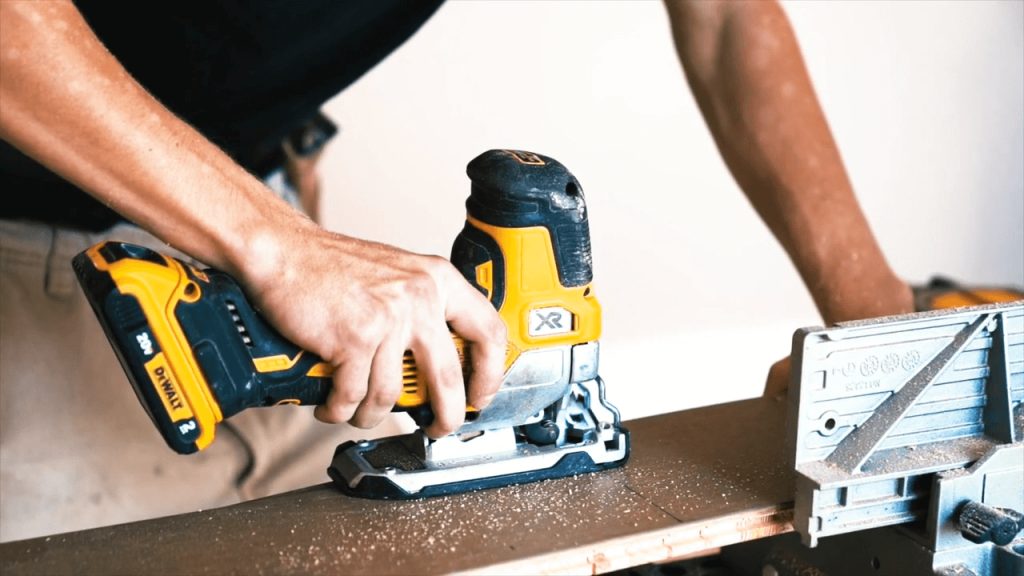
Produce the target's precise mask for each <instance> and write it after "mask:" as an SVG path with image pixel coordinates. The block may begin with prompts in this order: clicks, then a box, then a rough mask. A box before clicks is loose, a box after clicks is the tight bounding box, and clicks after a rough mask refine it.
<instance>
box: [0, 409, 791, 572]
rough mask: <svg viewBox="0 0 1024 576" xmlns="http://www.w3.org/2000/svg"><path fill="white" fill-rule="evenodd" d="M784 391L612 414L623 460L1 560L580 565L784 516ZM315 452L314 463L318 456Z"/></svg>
mask: <svg viewBox="0 0 1024 576" xmlns="http://www.w3.org/2000/svg"><path fill="white" fill-rule="evenodd" d="M783 420H784V402H782V401H779V400H775V399H771V398H757V399H753V400H746V401H741V402H734V403H729V404H722V405H718V406H710V407H704V408H699V409H695V410H689V411H684V412H677V413H673V414H664V415H659V416H654V417H650V418H645V419H641V420H635V421H632V422H628V423H627V427H628V428H629V430H630V432H631V433H632V440H633V452H632V455H631V457H630V461H629V462H628V463H627V464H626V466H625V467H624V468H621V469H617V470H612V471H608V472H603V473H598V474H589V475H583V476H577V477H571V478H563V479H559V480H549V481H545V482H539V483H534V484H527V485H521V486H510V487H506V488H498V489H492V490H485V491H481V492H474V493H469V494H461V495H458V496H446V497H441V498H435V499H429V500H420V501H412V502H389V501H373V500H361V499H355V498H349V497H346V496H343V495H341V494H340V493H339V492H338V491H336V490H335V489H334V487H333V485H331V484H329V483H328V484H323V485H318V486H313V487H310V488H307V489H304V490H299V491H295V492H290V493H287V494H281V495H277V496H272V497H269V498H263V499H260V500H254V501H250V502H245V503H242V504H237V505H234V506H229V507H225V508H219V509H215V510H207V511H202V512H195V513H191V514H183V515H179V516H171V517H167V518H160V519H155V520H147V521H144V522H136V523H131V524H123V525H119V526H112V527H107V528H98V529H94V530H87V531H82V532H75V533H68V534H63V535H57V536H50V537H45V538H36V539H32V540H24V541H20V542H10V543H6V544H3V545H0V572H2V573H3V574H5V575H6V574H70V573H75V574H119V573H188V574H290V573H301V574H335V573H346V574H427V573H451V572H468V573H492V574H510V573H517V574H518V573H530V574H534V573H592V572H606V571H609V570H615V569H620V568H624V567H628V566H631V565H637V564H643V563H648V562H653V561H659V560H666V559H671V558H677V557H681V556H686V555H692V554H694V553H698V552H700V551H701V550H709V549H714V548H717V547H719V546H724V545H727V544H731V543H735V542H740V541H744V540H749V539H752V538H759V537H762V536H766V535H770V534H776V533H780V532H785V531H788V530H791V529H792V528H791V524H790V520H791V515H792V504H791V502H790V501H791V499H792V494H793V476H792V471H791V470H789V469H788V466H787V464H786V462H788V458H787V457H786V456H785V453H784V448H783V444H784V443H783V427H784V422H783ZM325 464H326V463H325Z"/></svg>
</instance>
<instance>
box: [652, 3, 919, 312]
mask: <svg viewBox="0 0 1024 576" xmlns="http://www.w3.org/2000/svg"><path fill="white" fill-rule="evenodd" d="M666 7H667V9H668V14H669V18H670V21H671V24H672V32H673V36H674V38H675V43H676V49H677V51H678V53H679V58H680V60H681V61H682V64H683V68H684V71H685V73H686V78H687V80H688V81H689V83H690V87H691V89H692V90H693V93H694V96H695V98H696V100H697V104H698V106H699V107H700V109H701V111H702V113H703V114H704V117H705V119H706V120H707V123H708V126H709V128H710V129H711V133H712V134H713V135H714V138H715V142H716V143H717V145H718V149H719V151H720V152H721V153H722V156H723V158H724V159H725V162H726V164H727V165H728V167H729V170H730V171H731V172H732V174H733V177H735V179H736V181H737V183H738V184H739V185H740V187H741V188H742V189H743V192H744V193H745V194H746V196H747V198H748V199H749V200H750V202H751V204H753V206H754V208H755V209H756V210H757V212H758V214H760V216H761V218H762V219H763V220H764V221H765V223H766V224H767V225H768V227H769V228H770V229H771V231H772V233H773V234H774V235H775V237H776V238H777V239H778V240H779V242H780V243H781V244H782V246H783V248H784V249H785V250H786V252H787V253H788V254H789V257H790V258H791V259H792V261H793V263H794V264H795V265H796V268H797V270H798V271H799V272H800V275H801V277H802V278H803V281H804V284H805V285H806V286H807V288H808V289H809V290H810V292H811V295H812V297H813V298H814V302H815V304H816V305H817V307H818V311H819V312H820V313H821V315H822V318H823V319H824V320H825V322H826V323H828V324H832V323H834V322H840V321H843V320H852V319H859V318H869V317H875V316H883V315H888V314H897V313H904V312H911V311H913V299H912V296H911V292H910V288H909V287H908V286H907V284H906V283H905V282H903V281H902V280H901V279H900V278H899V277H897V276H896V274H895V273H893V271H892V269H891V268H890V267H889V264H888V263H887V262H886V260H885V257H884V255H883V254H882V250H881V248H880V247H879V245H878V243H877V242H876V240H875V237H874V235H873V234H872V233H871V229H870V228H869V226H868V223H867V220H866V219H865V217H864V213H863V212H862V211H861V208H860V205H859V204H858V203H857V199H856V198H855V196H854V193H853V188H852V186H851V184H850V180H849V178H848V177H847V175H846V170H845V169H844V167H843V163H842V160H841V158H840V156H839V151H838V149H837V148H836V144H835V141H834V140H833V138H832V134H831V132H830V131H829V128H828V124H827V122H826V120H825V115H824V113H823V112H822V110H821V106H820V105H819V104H818V100H817V97H816V96H815V94H814V89H813V87H812V85H811V81H810V78H809V76H808V74H807V70H806V68H805V66H804V62H803V58H802V57H801V55H800V48H799V46H798V44H797V40H796V37H795V35H794V34H793V30H792V28H791V27H790V25H789V21H788V19H787V18H786V15H785V13H784V12H783V10H782V7H781V6H780V5H779V4H778V3H777V2H774V1H760V0H759V1H754V2H710V1H676V0H666Z"/></svg>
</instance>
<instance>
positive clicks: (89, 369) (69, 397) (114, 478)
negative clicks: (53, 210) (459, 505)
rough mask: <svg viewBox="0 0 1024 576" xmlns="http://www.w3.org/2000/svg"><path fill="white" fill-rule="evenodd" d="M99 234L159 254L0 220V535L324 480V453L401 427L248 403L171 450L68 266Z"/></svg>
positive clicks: (130, 237)
mask: <svg viewBox="0 0 1024 576" xmlns="http://www.w3.org/2000/svg"><path fill="white" fill-rule="evenodd" d="M101 239H114V240H122V241H126V242H132V243H136V244H142V245H147V246H150V247H154V248H157V249H158V250H160V251H162V252H165V253H172V252H171V251H170V250H169V249H168V248H167V247H166V245H163V244H161V243H160V242H159V241H158V240H156V239H155V238H153V237H152V236H150V235H149V234H147V233H145V232H143V231H141V230H140V229H138V228H135V227H133V226H129V225H118V226H116V227H114V228H112V229H111V230H109V231H106V232H104V233H101V234H84V233H80V232H72V231H68V230H65V229H60V228H54V227H51V226H46V225H40V224H28V223H19V222H10V221H0V541H9V540H19V539H23V538H29V537H34V536H40V535H45V534H53V533H58V532H66V531H71V530H81V529H85V528H91V527H96V526H103V525H109V524H115V523H121V522H128V521H133V520H141V519H145V518H152V517H156V516H164V515H170V514H177V513H182V512H191V511H196V510H200V509H205V508H212V507H217V506H224V505H227V504H232V503H235V502H238V501H241V500H244V499H249V498H254V497H261V496H266V495H270V494H274V493H278V492H282V491H286V490H292V489H296V488H300V487H303V486H309V485H312V484H319V483H322V482H327V481H329V478H328V477H327V473H326V469H327V466H328V465H329V463H330V459H331V456H332V454H333V452H334V448H335V446H336V445H337V444H338V443H340V442H343V441H345V440H352V439H358V438H375V437H378V436H384V435H391V434H397V433H401V432H406V431H408V430H409V429H411V426H412V425H411V421H410V420H409V419H408V418H405V417H404V416H397V415H395V416H392V417H391V418H390V419H389V420H387V421H386V422H385V423H384V424H382V425H381V426H379V427H377V428H376V429H374V430H372V431H362V430H357V429H354V428H352V427H349V426H347V425H328V424H323V423H320V422H318V421H316V420H315V419H314V418H313V414H312V408H310V407H294V406H279V407H273V408H261V409H250V410H247V411H245V412H242V413H241V414H238V415H236V416H233V417H232V418H231V419H230V420H228V421H227V422H226V423H221V424H220V425H218V428H217V435H216V439H215V440H214V442H213V444H212V445H211V446H210V447H208V448H207V449H206V450H204V451H203V452H200V453H197V454H191V455H187V456H182V455H178V454H176V453H174V452H173V451H171V449H170V448H168V447H167V445H166V444H165V443H164V441H163V439H162V438H161V436H160V434H159V433H158V432H157V430H156V428H155V427H154V426H153V424H152V422H150V420H149V418H148V417H147V416H146V414H145V412H144V410H143V409H142V407H141V406H140V405H139V403H138V400H137V399H136V397H135V394H134V392H133V390H132V388H131V385H130V384H129V383H128V380H127V377H126V376H125V374H124V371H123V370H122V369H121V366H120V364H119V363H118V362H117V359H116V357H115V356H114V352H113V350H112V348H111V347H110V344H109V342H108V341H107V339H106V337H105V336H104V334H103V331H102V329H101V328H100V325H99V322H98V321H97V319H96V316H95V314H94V313H93V311H92V309H91V308H90V306H89V304H88V302H87V301H86V300H85V297H84V296H83V295H82V291H81V288H80V287H79V285H78V281H77V280H76V278H75V276H74V273H73V271H72V269H71V264H70V263H71V258H72V257H73V256H74V255H75V254H77V253H78V252H80V251H82V250H84V249H86V248H88V247H89V246H91V245H92V244H94V243H96V242H98V241H100V240H101Z"/></svg>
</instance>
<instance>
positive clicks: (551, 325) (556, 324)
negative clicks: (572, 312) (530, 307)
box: [533, 311, 562, 332]
mask: <svg viewBox="0 0 1024 576" xmlns="http://www.w3.org/2000/svg"><path fill="white" fill-rule="evenodd" d="M537 319H538V320H540V324H538V325H537V327H536V328H534V329H533V331H534V332H540V331H542V330H561V329H562V313H561V312H557V311H556V312H548V313H547V314H545V313H543V312H539V313H537Z"/></svg>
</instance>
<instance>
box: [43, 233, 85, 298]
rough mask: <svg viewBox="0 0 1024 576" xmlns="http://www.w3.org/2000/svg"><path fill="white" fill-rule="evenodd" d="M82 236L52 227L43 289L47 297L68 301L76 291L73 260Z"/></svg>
mask: <svg viewBox="0 0 1024 576" xmlns="http://www.w3.org/2000/svg"><path fill="white" fill-rule="evenodd" d="M81 236H83V235H82V234H78V233H75V232H68V231H64V230H61V229H60V228H58V227H56V226H51V227H50V250H49V252H48V253H47V255H46V275H45V276H44V277H43V287H44V289H45V290H46V295H47V296H50V297H51V298H56V299H58V300H67V299H68V298H70V297H71V296H72V295H73V294H74V291H75V283H76V280H75V276H74V270H73V269H72V268H71V258H73V257H74V255H75V254H76V253H77V252H78V248H79V246H80V245H81V244H82V242H81Z"/></svg>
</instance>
